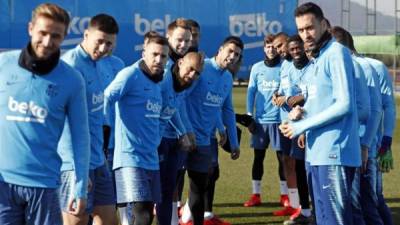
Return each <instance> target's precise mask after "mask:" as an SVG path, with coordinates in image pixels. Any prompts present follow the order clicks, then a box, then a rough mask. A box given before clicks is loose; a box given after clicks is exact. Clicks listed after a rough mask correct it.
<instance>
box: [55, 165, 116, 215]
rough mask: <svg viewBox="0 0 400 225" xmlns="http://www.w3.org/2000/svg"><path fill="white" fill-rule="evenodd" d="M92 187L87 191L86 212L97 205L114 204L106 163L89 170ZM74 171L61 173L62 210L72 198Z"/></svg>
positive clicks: (65, 209) (111, 181)
mask: <svg viewBox="0 0 400 225" xmlns="http://www.w3.org/2000/svg"><path fill="white" fill-rule="evenodd" d="M89 178H90V181H91V182H92V188H91V189H90V190H89V192H88V200H87V206H86V212H87V213H88V214H90V213H92V212H93V208H94V207H96V206H99V205H115V204H116V200H115V190H114V185H113V179H112V177H111V173H110V171H109V169H108V167H107V165H106V164H104V165H103V166H100V167H98V168H96V169H94V170H89ZM74 182H75V172H74V171H73V170H68V171H63V172H62V173H61V186H60V189H59V190H60V206H61V209H62V210H63V211H67V210H68V201H69V200H70V199H71V198H73V196H74V192H75V188H74V186H75V185H74V184H75V183H74Z"/></svg>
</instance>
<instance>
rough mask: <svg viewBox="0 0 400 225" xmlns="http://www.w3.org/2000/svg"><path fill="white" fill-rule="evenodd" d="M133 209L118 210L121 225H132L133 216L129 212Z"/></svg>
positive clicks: (121, 208)
mask: <svg viewBox="0 0 400 225" xmlns="http://www.w3.org/2000/svg"><path fill="white" fill-rule="evenodd" d="M131 209H132V208H131V207H119V208H118V212H119V219H120V221H121V225H131V224H132V223H131V221H132V216H131V214H132V213H130V212H129V210H131Z"/></svg>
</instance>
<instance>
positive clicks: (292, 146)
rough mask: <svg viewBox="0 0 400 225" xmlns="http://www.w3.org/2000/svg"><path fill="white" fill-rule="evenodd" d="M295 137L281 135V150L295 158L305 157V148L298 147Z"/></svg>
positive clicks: (301, 158)
mask: <svg viewBox="0 0 400 225" xmlns="http://www.w3.org/2000/svg"><path fill="white" fill-rule="evenodd" d="M297 139H298V138H294V139H290V138H287V137H285V136H283V135H281V152H282V153H283V154H285V155H288V156H290V157H292V158H294V159H297V160H304V159H305V151H306V150H305V149H304V148H300V147H299V145H298V144H297Z"/></svg>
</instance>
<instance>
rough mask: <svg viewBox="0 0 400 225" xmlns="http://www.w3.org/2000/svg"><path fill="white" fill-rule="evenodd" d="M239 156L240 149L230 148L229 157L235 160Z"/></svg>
mask: <svg viewBox="0 0 400 225" xmlns="http://www.w3.org/2000/svg"><path fill="white" fill-rule="evenodd" d="M239 157H240V149H239V148H236V149H232V151H231V159H233V160H236V159H238V158H239Z"/></svg>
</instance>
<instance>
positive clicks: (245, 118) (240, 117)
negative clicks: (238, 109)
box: [235, 113, 254, 127]
mask: <svg viewBox="0 0 400 225" xmlns="http://www.w3.org/2000/svg"><path fill="white" fill-rule="evenodd" d="M235 116H236V122H237V123H239V124H241V125H243V126H245V127H248V126H250V124H251V123H253V122H254V119H253V117H252V116H250V115H247V114H238V113H236V114H235Z"/></svg>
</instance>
